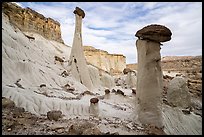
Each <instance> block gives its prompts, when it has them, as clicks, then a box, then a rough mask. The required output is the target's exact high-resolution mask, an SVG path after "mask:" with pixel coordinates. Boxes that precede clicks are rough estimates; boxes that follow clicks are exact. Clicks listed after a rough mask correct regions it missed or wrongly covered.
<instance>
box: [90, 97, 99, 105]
mask: <svg viewBox="0 0 204 137" xmlns="http://www.w3.org/2000/svg"><path fill="white" fill-rule="evenodd" d="M98 101H99V99H98V98H91V99H90V102H91V103H94V104H95V103H98Z"/></svg>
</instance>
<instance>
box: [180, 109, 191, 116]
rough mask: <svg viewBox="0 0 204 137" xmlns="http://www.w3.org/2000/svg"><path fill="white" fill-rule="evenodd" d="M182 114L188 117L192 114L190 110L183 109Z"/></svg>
mask: <svg viewBox="0 0 204 137" xmlns="http://www.w3.org/2000/svg"><path fill="white" fill-rule="evenodd" d="M182 112H183V113H184V114H185V115H188V114H190V113H191V112H190V110H187V109H182Z"/></svg>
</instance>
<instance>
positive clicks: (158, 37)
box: [135, 24, 172, 42]
mask: <svg viewBox="0 0 204 137" xmlns="http://www.w3.org/2000/svg"><path fill="white" fill-rule="evenodd" d="M171 35H172V33H171V31H170V29H168V28H167V27H165V26H163V25H157V24H152V25H148V26H146V27H144V28H142V29H140V30H138V31H137V32H136V34H135V36H136V37H138V38H139V39H146V40H151V41H155V42H166V41H169V40H171Z"/></svg>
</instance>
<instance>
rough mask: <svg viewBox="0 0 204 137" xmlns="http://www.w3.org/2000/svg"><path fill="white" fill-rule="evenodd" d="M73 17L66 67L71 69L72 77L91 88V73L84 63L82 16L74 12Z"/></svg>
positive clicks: (92, 85) (92, 86)
mask: <svg viewBox="0 0 204 137" xmlns="http://www.w3.org/2000/svg"><path fill="white" fill-rule="evenodd" d="M75 19H76V20H75V21H76V22H75V32H74V39H73V44H72V49H71V54H70V58H69V63H68V67H70V69H71V70H70V71H71V74H72V77H74V78H75V79H76V80H77V81H79V82H80V83H81V84H83V85H85V86H86V87H87V88H88V89H89V90H92V89H93V88H94V84H93V82H92V81H91V74H90V72H89V69H88V65H87V63H86V59H85V55H84V49H83V44H82V30H81V28H82V17H81V16H79V15H78V14H75Z"/></svg>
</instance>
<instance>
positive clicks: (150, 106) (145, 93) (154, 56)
mask: <svg viewBox="0 0 204 137" xmlns="http://www.w3.org/2000/svg"><path fill="white" fill-rule="evenodd" d="M171 35H172V33H171V31H170V30H169V29H168V28H166V27H165V26H162V25H149V26H146V27H144V28H143V29H141V30H139V31H137V33H136V35H135V36H136V37H138V40H137V41H136V47H137V52H138V74H137V88H136V89H137V94H136V98H137V101H136V102H137V103H138V104H137V106H138V107H137V111H138V119H139V121H140V122H141V123H142V124H151V125H155V126H157V127H159V128H161V127H162V126H163V124H162V111H161V97H162V70H161V55H160V49H161V48H160V45H161V44H160V42H165V41H169V40H170V39H171Z"/></svg>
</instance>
